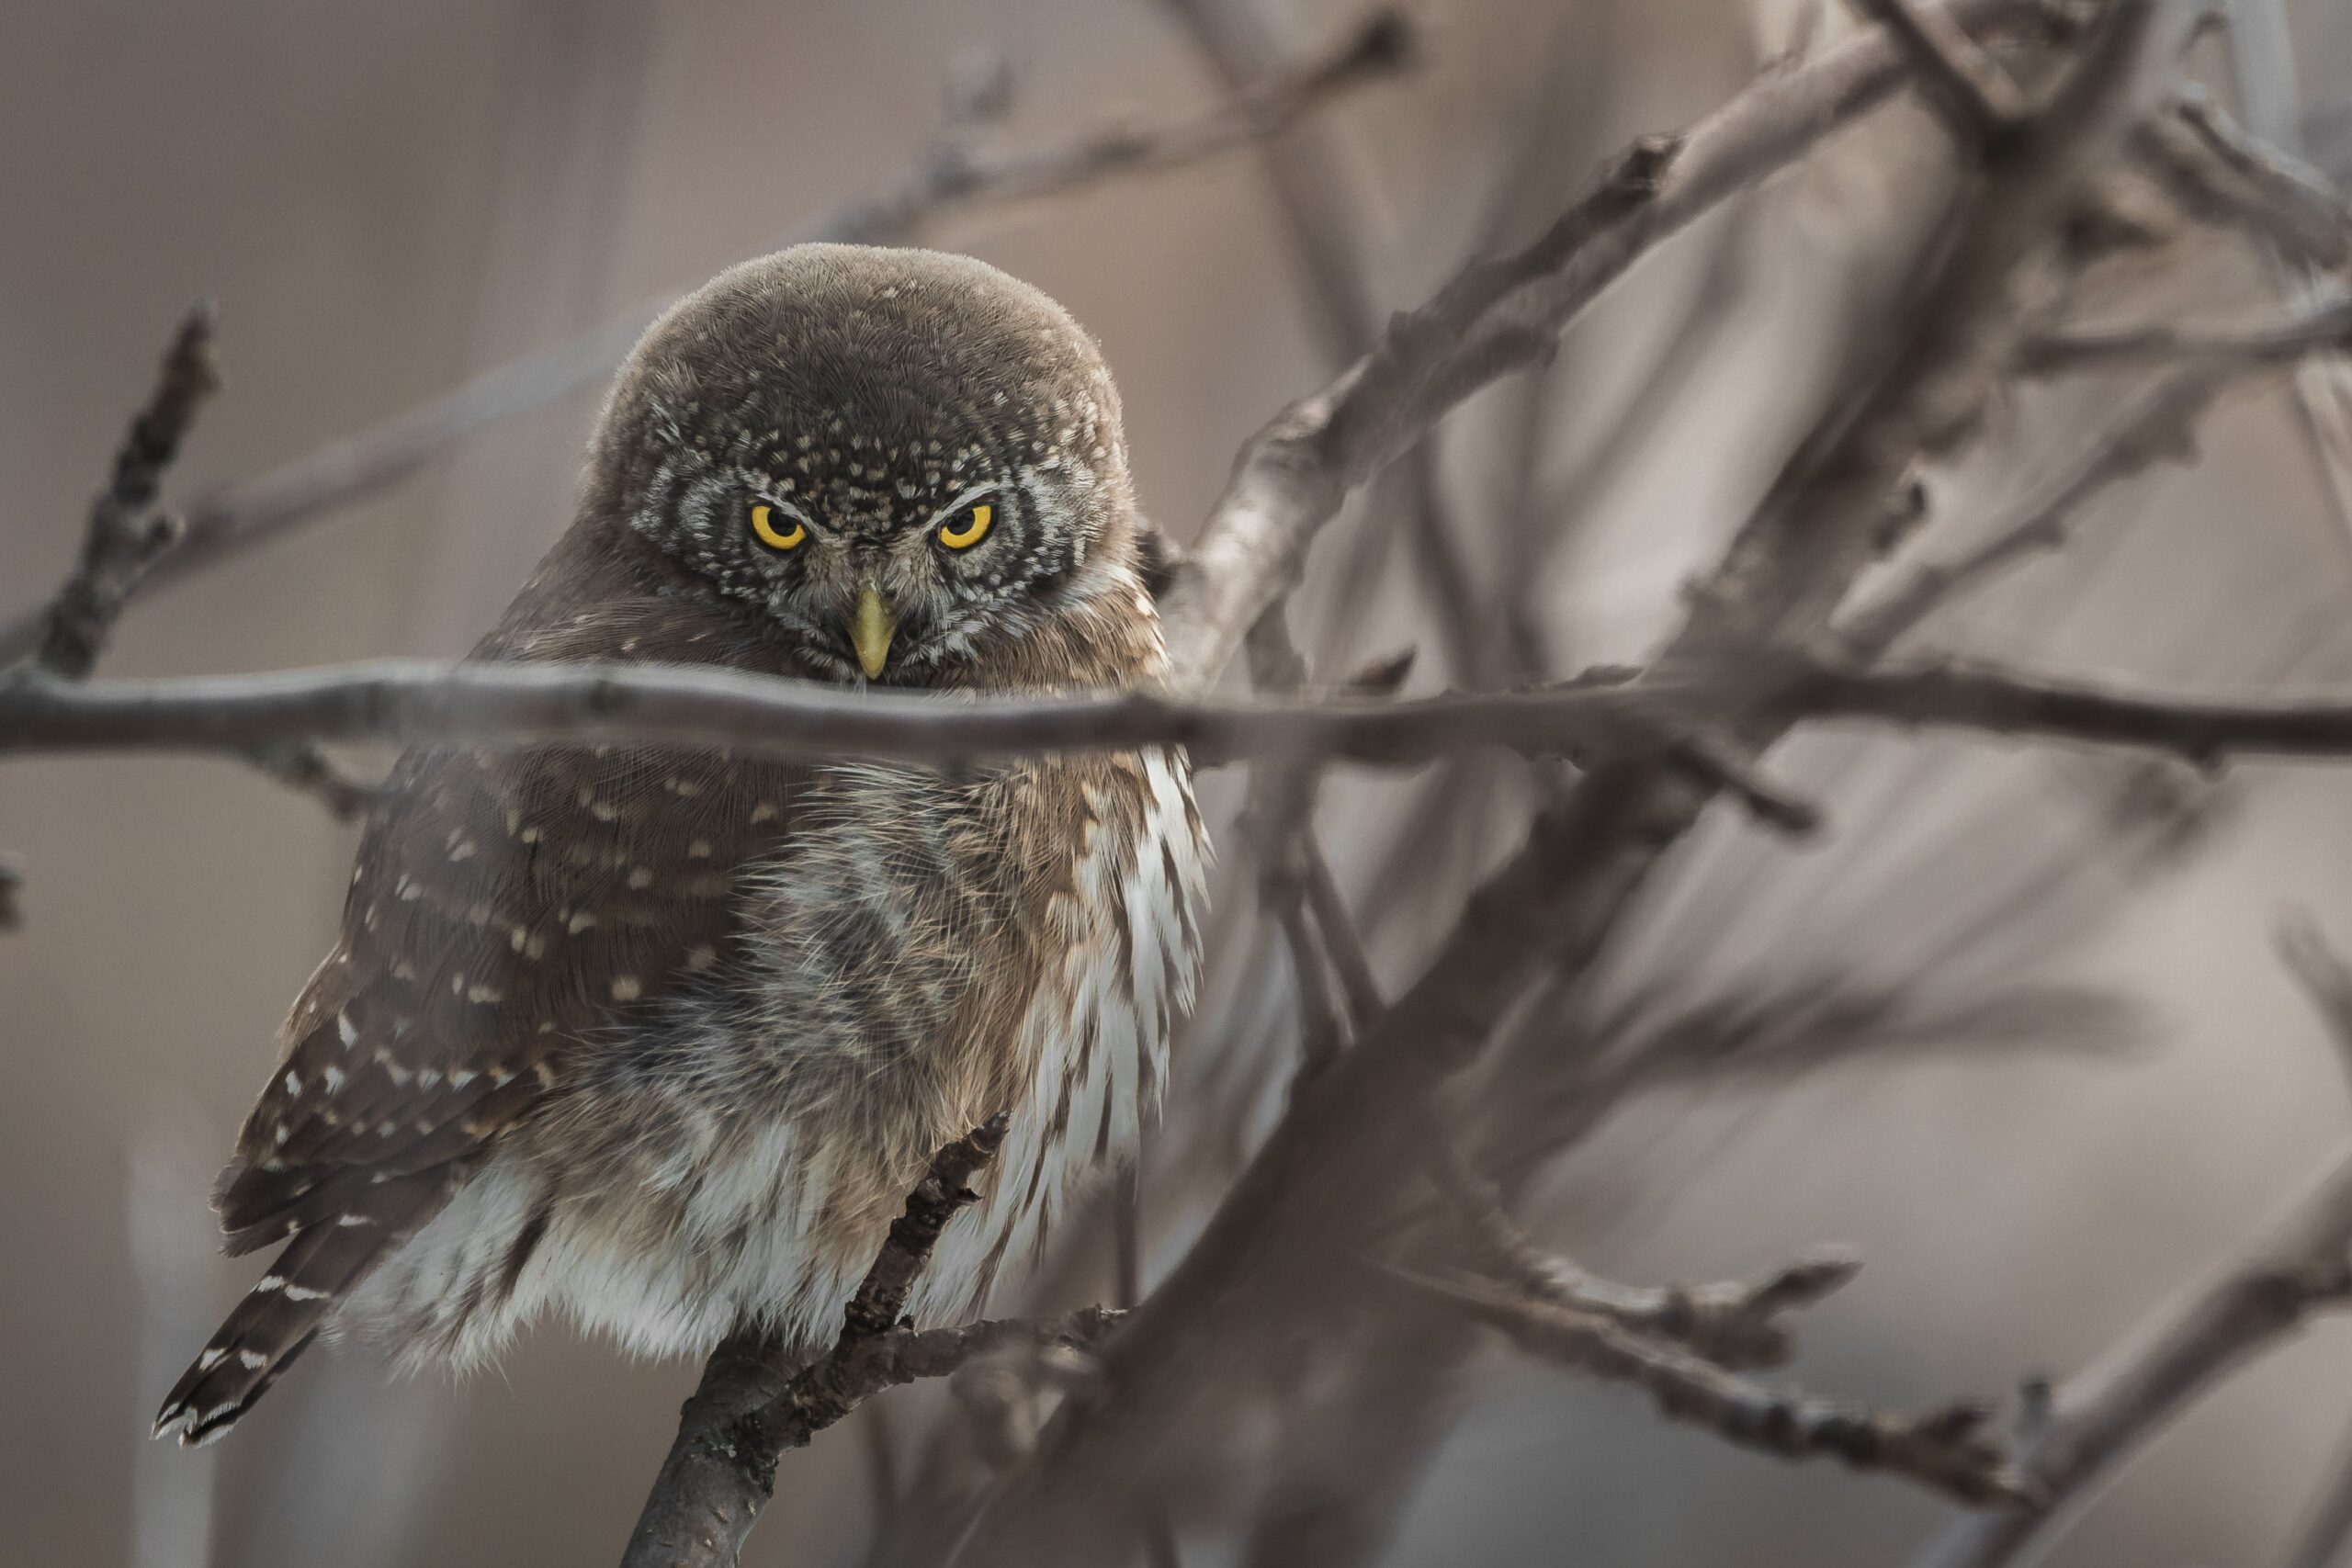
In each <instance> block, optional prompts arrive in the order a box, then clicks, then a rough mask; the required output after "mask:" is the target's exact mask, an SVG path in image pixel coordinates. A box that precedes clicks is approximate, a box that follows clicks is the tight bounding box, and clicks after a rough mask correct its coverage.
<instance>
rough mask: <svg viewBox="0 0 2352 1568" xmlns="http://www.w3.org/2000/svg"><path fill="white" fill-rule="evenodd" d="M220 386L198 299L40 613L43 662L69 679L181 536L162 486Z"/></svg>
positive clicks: (85, 667)
mask: <svg viewBox="0 0 2352 1568" xmlns="http://www.w3.org/2000/svg"><path fill="white" fill-rule="evenodd" d="M218 390H220V363H219V361H218V360H217V359H215V358H214V356H213V350H212V306H211V303H210V302H209V301H208V300H199V301H198V302H197V303H196V304H195V305H194V306H193V307H191V308H190V309H189V310H188V313H187V316H185V317H184V318H182V320H181V321H180V325H179V331H178V332H177V333H174V334H173V337H172V345H171V347H170V349H169V350H168V351H166V352H165V354H164V363H163V367H162V369H161V370H160V371H159V372H158V373H157V375H156V378H155V389H154V390H153V392H152V393H150V394H149V396H148V399H147V401H146V403H145V404H144V405H143V406H142V407H141V409H140V411H139V412H138V413H137V414H136V415H134V416H133V417H132V419H131V421H130V430H129V431H128V432H127V433H126V434H124V436H123V439H122V446H120V448H119V449H118V450H117V451H116V453H115V459H114V472H113V474H112V475H111V477H109V479H107V483H106V486H105V488H103V489H102V490H100V491H98V493H97V496H96V499H95V500H93V501H92V502H90V521H89V526H88V528H87V530H86V531H85V534H84V536H83V539H82V554H81V558H80V559H79V560H78V561H77V562H76V563H75V565H74V570H73V572H72V573H71V575H69V576H68V577H67V578H66V580H65V582H64V585H63V586H62V587H61V588H60V589H59V590H58V591H57V595H56V597H55V598H53V599H52V600H51V602H50V604H49V607H48V608H47V609H46V610H45V611H43V612H41V614H40V626H41V630H40V649H39V651H38V653H37V654H36V655H35V658H34V661H35V663H36V664H37V665H38V666H39V667H40V669H41V670H43V671H47V672H48V673H50V674H51V675H55V676H60V677H62V678H63V679H65V680H69V681H76V680H80V679H81V678H82V677H83V676H85V675H87V674H88V673H89V672H90V671H91V670H92V669H93V668H95V667H96V664H97V661H98V654H99V652H100V651H101V650H102V649H104V648H105V647H106V642H107V634H108V633H109V632H111V631H112V630H113V629H114V623H115V618H116V617H117V616H118V615H121V614H122V607H123V605H124V604H127V603H129V601H130V595H131V594H132V593H133V592H136V591H137V590H138V587H139V583H140V581H141V579H143V578H144V577H145V576H146V575H147V574H148V572H149V571H151V570H153V568H154V566H155V563H156V562H157V561H158V560H160V559H161V558H163V556H164V552H166V551H168V550H170V549H171V548H172V547H174V546H175V544H177V543H178V542H179V540H180V537H181V536H182V534H183V532H184V529H183V527H182V525H181V524H180V522H179V520H178V519H177V518H175V517H173V516H171V515H170V514H168V513H158V512H156V511H155V510H154V506H155V496H156V492H157V491H159V490H160V489H161V488H162V484H163V479H164V469H165V468H169V467H171V464H172V459H173V458H175V457H178V456H179V450H180V443H181V442H182V441H184V440H186V439H187V433H188V427H189V426H190V425H192V424H194V423H196V412H197V410H198V409H199V408H201V407H202V406H203V404H204V400H206V399H207V398H209V397H210V396H211V395H212V394H213V393H214V392H216V391H218Z"/></svg>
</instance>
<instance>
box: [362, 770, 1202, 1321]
mask: <svg viewBox="0 0 2352 1568" xmlns="http://www.w3.org/2000/svg"><path fill="white" fill-rule="evenodd" d="M796 810H797V812H798V813H799V817H798V819H797V820H796V822H795V824H794V830H793V832H792V835H791V841H790V845H789V848H788V849H787V850H786V852H783V853H781V854H780V855H779V856H778V857H777V858H776V859H775V861H774V862H773V863H767V864H763V865H757V866H752V867H747V868H744V871H743V873H742V875H741V884H742V886H743V890H744V895H743V896H744V898H745V914H744V920H743V929H742V931H741V936H740V939H739V940H738V942H737V943H736V944H735V948H734V950H733V951H730V952H729V953H728V954H726V955H725V957H724V959H723V961H722V962H721V963H720V964H718V965H717V966H716V967H715V968H714V969H713V970H712V971H711V972H710V973H709V974H708V975H707V976H701V977H700V978H699V979H698V983H697V984H696V985H695V987H693V988H692V989H691V990H690V991H689V992H687V993H686V994H685V995H684V997H682V998H680V999H679V1000H677V1001H676V1002H675V1003H674V1004H673V1005H669V1006H666V1007H664V1008H662V1009H660V1010H656V1011H654V1012H653V1013H652V1014H651V1015H650V1016H649V1017H645V1018H643V1019H640V1020H636V1021H632V1022H630V1023H629V1024H628V1026H626V1027H624V1028H620V1029H616V1031H615V1032H613V1034H612V1036H611V1037H610V1038H608V1039H601V1040H594V1041H584V1042H581V1043H578V1045H577V1047H576V1049H577V1050H578V1051H579V1052H580V1053H581V1060H580V1062H579V1064H578V1066H577V1070H576V1071H575V1072H574V1073H573V1074H572V1075H571V1084H570V1086H569V1087H568V1088H567V1089H566V1090H565V1092H564V1093H563V1094H562V1095H561V1096H560V1099H559V1100H557V1101H556V1103H554V1104H552V1105H551V1106H550V1107H549V1108H548V1111H547V1112H546V1113H544V1114H542V1115H539V1116H537V1117H535V1118H534V1119H532V1120H531V1121H530V1122H527V1123H526V1124H524V1125H522V1126H520V1127H518V1128H516V1129H515V1131H514V1133H512V1134H510V1135H508V1136H507V1137H506V1138H504V1139H503V1140H502V1141H501V1142H500V1144H499V1145H497V1146H496V1148H495V1149H494V1150H493V1152H492V1156H491V1157H490V1159H489V1160H488V1161H487V1163H486V1164H485V1165H484V1166H483V1168H482V1169H481V1171H480V1173H479V1174H477V1175H476V1176H475V1177H474V1178H473V1179H471V1180H470V1181H469V1183H468V1184H467V1186H466V1187H465V1189H464V1190H461V1191H460V1192H459V1193H458V1196H457V1198H456V1199H455V1200H454V1201H452V1202H451V1203H450V1205H449V1206H448V1207H447V1209H446V1210H444V1211H443V1212H442V1213H441V1214H439V1215H438V1216H437V1217H436V1218H435V1220H434V1221H433V1222H432V1223H431V1224H429V1225H427V1226H426V1227H425V1228H424V1230H423V1231H421V1232H420V1233H418V1235H415V1236H414V1237H413V1238H412V1239H411V1240H410V1241H409V1242H408V1243H406V1244H405V1245H404V1246H403V1247H401V1250H400V1251H399V1252H398V1253H397V1254H395V1255H394V1256H393V1257H392V1258H390V1259H389V1260H388V1261H387V1263H386V1265H385V1266H384V1267H383V1268H381V1269H379V1270H378V1271H377V1272H376V1273H375V1274H374V1275H373V1276H372V1277H371V1278H370V1279H369V1280H368V1282H367V1284H366V1286H365V1287H364V1288H363V1289H362V1290H361V1291H360V1292H358V1293H357V1294H356V1295H355V1296H354V1297H353V1298H352V1300H351V1302H350V1303H348V1304H347V1305H346V1307H345V1309H344V1310H343V1312H342V1313H341V1314H340V1316H339V1323H338V1326H339V1327H341V1328H343V1329H345V1330H347V1331H357V1332H359V1333H361V1334H363V1335H365V1336H367V1337H370V1338H376V1339H379V1340H381V1341H383V1342H385V1343H387V1344H388V1345H389V1346H390V1347H392V1348H395V1349H396V1350H398V1351H399V1352H400V1353H401V1355H402V1356H403V1357H404V1358H406V1359H412V1360H451V1361H455V1362H457V1363H459V1364H467V1363H471V1362H474V1361H478V1360H480V1359H482V1358H484V1357H486V1356H488V1355H490V1354H492V1353H494V1352H495V1351H496V1350H497V1349H498V1348H500V1347H501V1346H502V1345H503V1343H504V1341H505V1340H506V1339H507V1338H508V1337H510V1336H511V1334H512V1333H513V1332H514V1331H515V1329H516V1328H518V1327H520V1326H522V1325H524V1324H526V1323H527V1322H528V1321H530V1320H531V1319H533V1318H535V1317H537V1316H541V1315H546V1314H558V1315H561V1316H565V1317H568V1318H570V1319H571V1320H572V1321H573V1322H575V1323H576V1324H578V1325H581V1326H582V1327H583V1328H586V1329H588V1330H591V1331H592V1332H596V1333H600V1334H603V1335H605V1336H609V1337H612V1338H613V1339H615V1340H616V1341H618V1342H619V1343H621V1344H622V1345H624V1346H626V1347H628V1348H631V1349H634V1350H637V1351H639V1352H642V1353H647V1354H655V1355H663V1354H676V1353H692V1354H699V1353H701V1352H704V1351H706V1350H707V1349H708V1348H710V1347H711V1346H712V1345H714V1344H716V1343H717V1341H718V1339H719V1338H720V1337H723V1336H724V1335H726V1334H727V1333H729V1331H730V1330H732V1329H733V1328H735V1327H736V1326H738V1325H741V1324H744V1323H747V1322H756V1323H761V1324H763V1325H769V1326H774V1327H777V1328H781V1329H783V1330H784V1331H785V1332H786V1334H787V1335H788V1336H790V1337H793V1338H795V1339H797V1340H800V1341H802V1342H805V1343H808V1344H810V1345H814V1344H817V1343H820V1342H822V1341H824V1340H826V1339H829V1338H830V1337H831V1335H832V1333H833V1332H834V1331H835V1330H836V1328H837V1326H838V1324H839V1315H840V1312H841V1309H842V1305H843V1304H844V1303H846V1301H847V1299H848V1297H849V1295H850V1294H851V1292H853V1291H854V1289H855V1287H856V1284H857V1281H858V1280H859V1279H860V1278H861V1277H862V1276H863V1274H864V1271H865V1268H866V1266H867V1265H868V1264H869V1263H870V1262H871V1261H872V1259H873V1257H874V1254H875V1252H876V1248H877V1247H879V1246H880V1243H881V1239H882V1236H883V1234H884V1232H885V1231H886V1230H887V1228H888V1224H889V1222H890V1221H891V1219H892V1218H894V1217H895V1216H896V1215H897V1213H898V1212H899V1209H900V1207H901V1206H902V1205H903V1202H904V1200H905V1197H906V1194H907V1192H908V1190H910V1188H911V1187H912V1186H913V1185H914V1183H915V1181H916V1180H917V1179H918V1178H919V1177H920V1175H921V1173H922V1168H923V1166H924V1164H925V1163H926V1161H927V1160H928V1159H929V1157H930V1156H931V1154H932V1153H933V1151H935V1150H936V1149H937V1148H938V1147H939V1146H940V1145H944V1143H946V1142H948V1141H949V1140H951V1139H952V1138H955V1137H956V1136H958V1135H960V1134H963V1133H964V1132H966V1131H968V1130H969V1129H970V1128H971V1127H972V1126H974V1125H977V1124H978V1122H981V1121H984V1120H986V1119H987V1118H988V1117H989V1116H990V1115H993V1114H995V1113H997V1112H998V1111H1009V1112H1010V1113H1011V1117H1012V1127H1011V1133H1010V1135H1009V1137H1008V1138H1007V1140H1006V1143H1005V1145H1004V1147H1003V1150H1002V1152H1001V1155H1000V1156H999V1158H998V1161H997V1165H996V1168H995V1169H994V1170H993V1172H992V1173H991V1175H990V1177H989V1182H988V1187H987V1190H986V1191H985V1192H984V1193H983V1195H982V1201H980V1202H979V1203H978V1204H977V1205H975V1207H974V1209H973V1210H972V1211H970V1212H967V1213H966V1214H965V1215H963V1216H960V1217H959V1218H958V1219H957V1221H956V1224H954V1225H952V1226H951V1227H950V1228H949V1230H948V1232H947V1233H946V1235H945V1236H944V1237H943V1239H942V1241H941V1244H940V1247H939V1251H938V1254H937V1256H936V1257H935V1258H934V1259H933V1266H932V1268H931V1269H930V1270H929V1271H928V1272H927V1273H926V1275H925V1277H924V1279H923V1280H922V1282H921V1284H920V1286H919V1287H918V1290H917V1292H916V1295H915V1297H914V1300H913V1303H912V1310H913V1311H914V1313H915V1314H916V1316H917V1318H918V1320H920V1321H924V1322H938V1321H944V1320H949V1319H953V1318H956V1317H959V1316H961V1315H964V1314H967V1313H969V1312H971V1311H973V1310H975V1309H976V1308H978V1306H979V1305H980V1304H981V1303H983V1302H984V1301H985V1300H986V1298H987V1296H988V1294H989V1291H990V1289H991V1287H992V1286H994V1285H995V1284H996V1283H997V1282H998V1281H999V1280H1000V1279H1001V1278H1005V1277H1008V1276H1009V1275H1011V1274H1012V1273H1014V1272H1017V1271H1018V1270H1020V1269H1022V1268H1023V1266H1024V1265H1026V1264H1027V1263H1028V1262H1030V1261H1031V1260H1032V1259H1033V1258H1035V1255H1036V1254H1037V1252H1038V1251H1039V1250H1040V1249H1041V1248H1042V1247H1044V1246H1045V1244H1046V1240H1047V1239H1048V1237H1049V1236H1051V1235H1053V1234H1054V1232H1055V1229H1056V1227H1057V1223H1058V1222H1059V1221H1060V1220H1061V1219H1062V1217H1063V1216H1064V1215H1065V1214H1066V1213H1067V1212H1068V1211H1069V1208H1070V1206H1071V1205H1072V1203H1073V1202H1074V1201H1078V1199H1079V1198H1080V1195H1081V1192H1082V1189H1083V1187H1084V1185H1085V1183H1086V1182H1087V1181H1088V1180H1089V1179H1090V1178H1091V1177H1092V1176H1093V1175H1094V1174H1095V1173H1097V1172H1100V1171H1102V1170H1104V1169H1106V1168H1113V1167H1115V1166H1116V1165H1118V1164H1119V1163H1120V1162H1123V1161H1125V1160H1127V1159H1129V1158H1132V1157H1133V1156H1134V1153H1135V1150H1136V1145H1137V1143H1138V1140H1139V1138H1140V1136H1141V1134H1142V1130H1143V1128H1144V1126H1145V1124H1146V1122H1147V1121H1148V1118H1149V1116H1150V1115H1151V1114H1152V1112H1153V1111H1154V1110H1155V1109H1156V1107H1157V1104H1158V1101H1159V1095H1160V1092H1161V1089H1162V1087H1163V1085H1164V1083H1165V1082H1166V1078H1167V1052H1168V1041H1169V1034H1170V1029H1171V1026H1172V1024H1173V1021H1174V1020H1175V1019H1176V1018H1177V1017H1178V1016H1180V1015H1181V1014H1182V1011H1183V1010H1185V1009H1186V1008H1187V1007H1188V1006H1189V1005H1190V1004H1191V1000H1192V994H1193V986H1194V984H1195V981H1196V978H1197V972H1198V965H1199V957H1200V928H1199V910H1200V905H1201V901H1202V899H1203V897H1204V882H1205V878H1206V871H1207V859H1208V852H1207V846H1206V842H1205V840H1204V836H1203V833H1202V829H1201V822H1200V818H1199V815H1198V813H1197V811H1196V809H1195V808H1194V806H1193V800H1192V794H1191V787H1190V774H1189V769H1188V768H1187V766H1186V764H1185V763H1184V761H1183V760H1182V757H1181V756H1180V755H1171V754H1169V753H1165V752H1160V751H1150V752H1143V753H1136V754H1130V755H1113V756H1102V757H1080V758H1069V759H1057V760H1052V761H1039V762H1030V763H1022V764H1018V765H1008V766H1006V767H1003V768H1000V769H995V770H991V771H987V772H983V773H977V774H971V775H967V776H958V777H947V776H943V775H940V774H937V773H931V772H928V771H924V770H918V769H911V768H896V767H881V766H855V767H842V768H837V769H830V770H826V771H825V772H824V773H821V774H820V775H819V776H818V778H817V779H816V780H815V781H814V783H813V784H812V785H811V787H810V790H809V794H808V797H807V799H806V800H805V801H804V802H802V803H800V804H799V805H798V806H797V807H796Z"/></svg>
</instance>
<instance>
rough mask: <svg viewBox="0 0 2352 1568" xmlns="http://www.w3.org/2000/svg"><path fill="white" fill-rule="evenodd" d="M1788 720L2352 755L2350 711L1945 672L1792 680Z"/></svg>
mask: <svg viewBox="0 0 2352 1568" xmlns="http://www.w3.org/2000/svg"><path fill="white" fill-rule="evenodd" d="M1788 700H1789V702H1790V703H1791V705H1792V708H1793V709H1794V710H1795V711H1798V712H1801V713H1804V714H1806V715H1809V716H1813V717H1815V718H1829V717H1846V718H1875V719H1885V720H1889V721H1892V722H1894V723H1898V724H1918V725H1935V726H1939V727H1946V728H1962V729H1973V730H1982V731H1985V732H1988V733H1993V734H2001V735H2018V736H2035V737H2040V738H2041V739H2054V740H2065V741H2074V742H2078V743H2082V744H2086V745H2100V746H2131V747H2144V748H2149V749H2152V750H2159V751H2169V752H2172V753H2174V754H2175V755H2177V756H2179V757H2180V758H2182V759H2184V760H2185V761H2189V762H2193V763H2195V764H2197V765H2198V766H2199V767H2211V766H2212V765H2214V764H2216V763H2217V762H2219V761H2221V760H2222V758H2224V757H2227V756H2233V755H2236V756H2245V755H2267V756H2279V757H2317V756H2341V755H2344V754H2345V753H2346V750H2352V703H2343V702H2298V701H2292V700H2286V701H2275V702H2267V703H2244V704H2233V703H2209V702H2196V701H2188V700H2183V699H2180V698H2177V697H2151V696H2144V695H2140V694H2132V693H2126V692H2119V691H2113V690H2109V689H2107V688H2104V687H2098V686H2090V685H2083V684H2076V683H2072V682H2057V681H2049V680H2042V679H2040V678H2036V677H2031V676H2023V675H2016V674H2011V673H2008V672H2006V671H2001V670H1998V669H1996V668H1994V667H1992V666H1990V665H1984V664H1967V663H1958V662H1954V663H1948V664H1929V665H1917V666H1911V667H1908V668H1900V669H1883V670H1869V671H1862V670H1847V669H1839V668H1834V667H1831V666H1826V665H1817V666H1815V667H1814V671H1813V672H1812V673H1811V674H1809V675H1800V676H1797V677H1795V679H1794V681H1793V682H1792V689H1791V695H1790V697H1789V699H1788Z"/></svg>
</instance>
